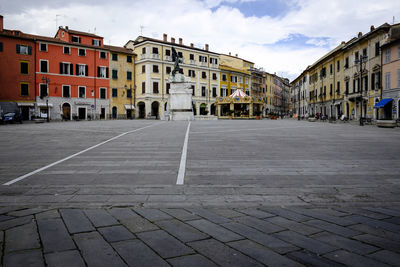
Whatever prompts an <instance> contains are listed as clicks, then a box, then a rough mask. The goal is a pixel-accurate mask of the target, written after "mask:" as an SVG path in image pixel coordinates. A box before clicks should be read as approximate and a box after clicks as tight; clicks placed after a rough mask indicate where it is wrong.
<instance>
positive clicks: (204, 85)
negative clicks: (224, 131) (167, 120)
mask: <svg viewBox="0 0 400 267" xmlns="http://www.w3.org/2000/svg"><path fill="white" fill-rule="evenodd" d="M125 47H126V48H130V49H133V51H134V53H135V54H137V55H138V57H137V60H136V62H135V63H136V64H135V85H136V103H137V107H136V108H137V112H136V113H135V117H136V118H149V117H151V118H156V119H164V116H165V114H166V112H167V109H168V97H169V89H170V86H171V85H170V83H169V76H170V73H171V72H172V70H173V68H174V62H172V47H174V48H175V50H176V51H177V53H178V56H179V57H180V58H181V59H182V63H181V64H180V67H181V68H182V69H183V71H182V73H183V74H184V75H185V76H187V77H189V78H190V82H191V87H192V89H193V109H194V114H195V115H215V114H216V106H215V98H216V97H217V96H218V95H219V91H218V88H219V85H220V69H219V64H220V59H219V54H217V53H214V52H211V51H209V46H208V44H206V45H205V48H204V49H200V48H196V47H194V45H193V44H190V45H184V44H183V40H182V39H181V38H179V42H176V41H175V38H171V39H170V41H168V39H167V35H166V34H164V35H163V40H157V39H153V38H148V37H144V36H139V37H138V38H136V40H134V41H133V40H130V41H129V42H128V43H127V44H126V45H125Z"/></svg>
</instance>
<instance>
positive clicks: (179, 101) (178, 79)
mask: <svg viewBox="0 0 400 267" xmlns="http://www.w3.org/2000/svg"><path fill="white" fill-rule="evenodd" d="M192 93H193V89H191V88H190V82H188V81H187V79H186V77H185V76H183V75H181V74H176V75H175V77H174V78H173V79H171V88H170V89H169V101H168V103H169V104H168V106H169V114H170V120H172V121H192V120H194V115H193V106H192Z"/></svg>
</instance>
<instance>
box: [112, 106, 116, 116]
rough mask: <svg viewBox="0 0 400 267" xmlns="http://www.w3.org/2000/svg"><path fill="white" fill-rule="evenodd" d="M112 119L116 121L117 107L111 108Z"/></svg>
mask: <svg viewBox="0 0 400 267" xmlns="http://www.w3.org/2000/svg"><path fill="white" fill-rule="evenodd" d="M112 118H113V119H116V118H117V107H113V108H112Z"/></svg>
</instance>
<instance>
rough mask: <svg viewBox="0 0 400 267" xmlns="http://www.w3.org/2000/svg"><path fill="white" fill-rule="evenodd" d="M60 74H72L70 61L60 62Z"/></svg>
mask: <svg viewBox="0 0 400 267" xmlns="http://www.w3.org/2000/svg"><path fill="white" fill-rule="evenodd" d="M60 74H68V75H73V65H72V64H71V63H63V62H60Z"/></svg>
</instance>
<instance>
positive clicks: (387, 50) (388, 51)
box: [385, 48, 390, 63]
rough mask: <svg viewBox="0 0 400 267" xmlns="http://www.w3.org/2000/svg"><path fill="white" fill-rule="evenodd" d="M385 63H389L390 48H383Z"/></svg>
mask: <svg viewBox="0 0 400 267" xmlns="http://www.w3.org/2000/svg"><path fill="white" fill-rule="evenodd" d="M385 63H390V48H388V49H386V50H385Z"/></svg>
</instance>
